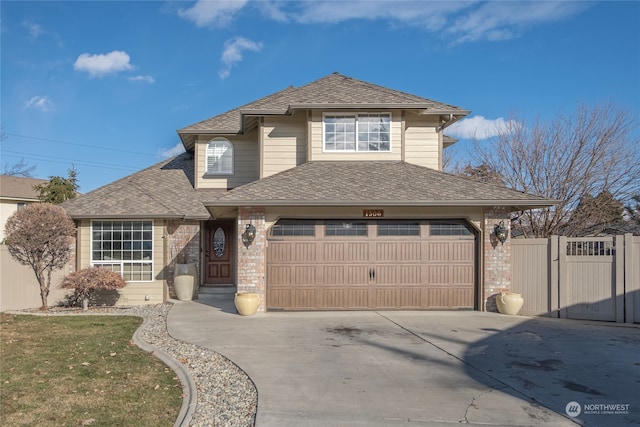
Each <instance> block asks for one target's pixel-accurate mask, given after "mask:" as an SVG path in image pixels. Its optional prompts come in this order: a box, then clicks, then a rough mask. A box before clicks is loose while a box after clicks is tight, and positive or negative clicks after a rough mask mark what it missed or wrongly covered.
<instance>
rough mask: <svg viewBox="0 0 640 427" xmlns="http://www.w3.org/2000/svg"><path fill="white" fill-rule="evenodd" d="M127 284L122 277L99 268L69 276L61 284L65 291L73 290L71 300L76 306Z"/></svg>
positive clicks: (84, 270) (88, 269)
mask: <svg viewBox="0 0 640 427" xmlns="http://www.w3.org/2000/svg"><path fill="white" fill-rule="evenodd" d="M126 284H127V282H126V281H125V280H124V279H123V278H122V276H121V275H120V274H118V273H115V272H113V271H110V270H107V269H105V268H99V267H89V268H85V269H83V270H80V271H76V272H73V273H71V274H68V275H67V276H66V277H65V278H64V279H63V280H62V283H61V284H60V287H61V288H63V289H73V290H74V293H73V295H72V296H71V297H70V298H69V300H70V302H71V303H73V304H76V305H79V304H81V303H82V301H83V300H91V299H92V298H94V297H95V296H96V294H97V293H99V292H101V291H115V290H117V289H120V288H124V287H125V286H126Z"/></svg>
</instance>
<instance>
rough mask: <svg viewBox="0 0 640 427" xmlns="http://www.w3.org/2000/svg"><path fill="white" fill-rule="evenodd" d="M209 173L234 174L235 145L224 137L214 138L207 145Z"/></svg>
mask: <svg viewBox="0 0 640 427" xmlns="http://www.w3.org/2000/svg"><path fill="white" fill-rule="evenodd" d="M207 174H208V175H231V174H233V145H232V144H231V142H229V141H228V140H226V139H224V138H214V139H213V140H211V141H210V142H209V144H208V145H207Z"/></svg>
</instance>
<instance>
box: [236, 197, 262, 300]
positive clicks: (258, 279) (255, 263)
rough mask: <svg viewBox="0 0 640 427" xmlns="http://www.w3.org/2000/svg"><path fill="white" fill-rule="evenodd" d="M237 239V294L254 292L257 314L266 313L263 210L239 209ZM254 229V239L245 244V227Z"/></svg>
mask: <svg viewBox="0 0 640 427" xmlns="http://www.w3.org/2000/svg"><path fill="white" fill-rule="evenodd" d="M237 224H238V228H237V231H238V232H237V235H238V237H237V239H238V246H237V247H238V271H237V272H238V276H237V285H238V292H256V293H257V294H259V295H260V307H259V308H258V311H259V312H264V311H266V300H265V299H266V291H267V289H266V280H265V277H266V257H267V252H266V248H267V244H266V243H267V236H266V230H265V209H264V208H252V207H239V208H238V220H237ZM248 224H252V225H253V226H254V227H255V228H256V238H255V240H254V241H253V242H251V243H248V244H245V242H244V241H243V239H242V234H243V233H244V232H245V230H246V228H247V225H248Z"/></svg>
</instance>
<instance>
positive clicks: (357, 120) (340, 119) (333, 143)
mask: <svg viewBox="0 0 640 427" xmlns="http://www.w3.org/2000/svg"><path fill="white" fill-rule="evenodd" d="M323 129H324V150H325V151H353V152H355V151H359V152H362V151H391V115H390V114H389V113H360V114H326V115H324V118H323Z"/></svg>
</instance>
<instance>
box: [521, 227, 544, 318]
mask: <svg viewBox="0 0 640 427" xmlns="http://www.w3.org/2000/svg"><path fill="white" fill-rule="evenodd" d="M511 259H512V265H513V268H512V272H511V273H512V285H511V288H512V292H516V293H519V294H522V298H524V305H523V306H522V310H521V311H520V313H521V314H523V315H526V316H548V315H549V314H550V313H551V311H552V309H551V305H550V293H549V290H550V289H549V286H548V283H549V240H548V239H515V240H512V241H511Z"/></svg>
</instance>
